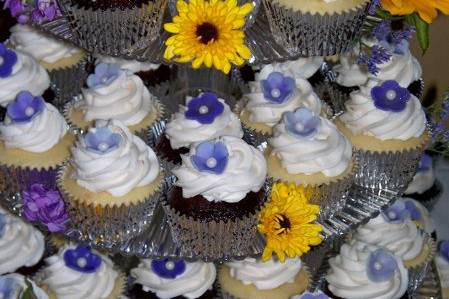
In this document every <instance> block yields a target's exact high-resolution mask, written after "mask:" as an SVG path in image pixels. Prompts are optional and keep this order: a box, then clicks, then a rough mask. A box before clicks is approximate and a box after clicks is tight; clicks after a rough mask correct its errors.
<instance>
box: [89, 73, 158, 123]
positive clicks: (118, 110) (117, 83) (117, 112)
mask: <svg viewBox="0 0 449 299" xmlns="http://www.w3.org/2000/svg"><path fill="white" fill-rule="evenodd" d="M82 93H83V98H84V105H83V106H82V108H83V110H84V112H85V115H84V120H85V121H92V120H97V119H102V120H107V119H116V120H119V121H121V122H123V123H124V124H125V125H127V126H132V125H135V124H138V123H139V122H141V121H142V120H143V119H144V118H145V117H146V116H147V115H148V114H149V113H151V112H152V111H153V110H154V109H156V108H155V105H154V101H153V98H152V96H151V94H150V92H149V91H148V89H147V88H146V87H145V85H143V82H142V80H141V79H140V78H139V77H138V76H136V75H134V74H132V73H128V72H125V71H121V72H120V74H119V76H118V77H117V78H116V79H115V80H114V81H113V82H111V83H110V84H109V85H101V86H98V87H94V88H87V89H83V90H82Z"/></svg>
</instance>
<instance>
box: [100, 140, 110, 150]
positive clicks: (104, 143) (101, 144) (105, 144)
mask: <svg viewBox="0 0 449 299" xmlns="http://www.w3.org/2000/svg"><path fill="white" fill-rule="evenodd" d="M108 148H109V144H107V143H106V142H101V143H100V144H99V145H98V149H99V150H100V151H102V152H104V151H105V150H107V149H108Z"/></svg>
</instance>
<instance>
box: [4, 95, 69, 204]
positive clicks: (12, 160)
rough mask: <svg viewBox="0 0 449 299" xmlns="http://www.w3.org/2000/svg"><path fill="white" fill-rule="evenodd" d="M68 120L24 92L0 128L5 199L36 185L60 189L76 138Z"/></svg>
mask: <svg viewBox="0 0 449 299" xmlns="http://www.w3.org/2000/svg"><path fill="white" fill-rule="evenodd" d="M67 131H68V125H67V123H66V122H65V120H64V117H62V115H61V114H60V113H59V111H58V110H57V109H56V108H55V107H54V106H53V105H51V104H49V103H46V102H44V100H43V98H42V97H40V96H35V95H33V94H32V93H30V92H28V91H22V92H20V93H19V94H18V95H17V97H16V99H15V100H14V101H13V102H10V103H9V104H8V106H7V113H6V116H5V119H4V121H3V123H1V124H0V171H1V172H2V173H3V175H4V176H5V177H8V178H10V179H9V180H7V181H6V185H7V186H6V188H7V191H6V193H7V194H5V196H12V195H14V194H17V193H18V192H26V191H29V189H30V188H31V186H32V185H33V184H41V185H42V186H43V187H44V188H46V189H55V188H56V175H57V171H58V170H59V168H60V167H61V166H62V164H63V163H64V162H65V161H66V160H67V159H68V158H69V156H70V146H71V145H72V143H73V136H72V135H70V134H69V133H68V132H67Z"/></svg>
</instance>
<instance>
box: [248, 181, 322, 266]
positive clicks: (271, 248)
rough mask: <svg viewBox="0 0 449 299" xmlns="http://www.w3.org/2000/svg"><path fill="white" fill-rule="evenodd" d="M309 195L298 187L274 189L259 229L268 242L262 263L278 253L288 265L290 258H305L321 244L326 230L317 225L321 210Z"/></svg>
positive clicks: (292, 185) (276, 187)
mask: <svg viewBox="0 0 449 299" xmlns="http://www.w3.org/2000/svg"><path fill="white" fill-rule="evenodd" d="M307 193H308V191H307V190H305V189H303V188H301V187H298V186H296V185H295V184H291V185H287V184H283V183H277V184H274V185H273V189H272V192H271V200H270V202H268V203H267V204H266V205H265V207H264V208H263V210H262V211H261V213H260V215H259V225H258V226H257V228H258V229H259V231H260V232H261V233H262V234H264V235H265V238H266V241H267V245H266V246H265V249H264V252H263V255H262V260H264V261H267V260H269V259H270V258H271V256H272V255H273V252H274V253H276V255H277V257H278V258H279V260H280V261H281V262H284V261H285V258H286V257H290V258H292V257H297V256H301V255H303V254H304V253H306V252H308V251H309V250H310V246H316V245H319V244H320V243H321V241H322V237H321V235H320V232H321V231H322V227H321V225H319V224H314V223H313V222H314V221H315V220H316V219H317V215H318V214H319V212H320V208H319V206H317V205H312V204H309V202H308V197H307Z"/></svg>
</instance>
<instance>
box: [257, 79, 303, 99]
mask: <svg viewBox="0 0 449 299" xmlns="http://www.w3.org/2000/svg"><path fill="white" fill-rule="evenodd" d="M260 85H261V87H262V92H263V95H264V97H265V99H267V100H269V101H270V102H274V103H278V104H280V103H283V102H285V101H286V100H287V99H288V98H289V97H290V96H291V95H292V94H293V91H294V90H295V80H294V79H293V78H292V77H288V76H284V75H282V73H279V72H272V73H271V74H270V75H268V77H267V79H266V80H262V81H261V82H260Z"/></svg>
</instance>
